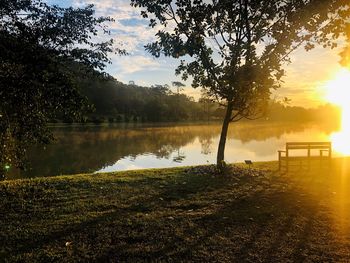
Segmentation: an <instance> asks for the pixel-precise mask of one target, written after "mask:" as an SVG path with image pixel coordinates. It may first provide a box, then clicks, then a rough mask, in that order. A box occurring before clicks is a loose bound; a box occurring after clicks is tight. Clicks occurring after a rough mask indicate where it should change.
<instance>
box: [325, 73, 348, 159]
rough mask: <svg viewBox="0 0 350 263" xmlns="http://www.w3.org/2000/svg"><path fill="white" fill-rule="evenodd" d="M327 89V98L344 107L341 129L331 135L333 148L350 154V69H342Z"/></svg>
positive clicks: (344, 153)
mask: <svg viewBox="0 0 350 263" xmlns="http://www.w3.org/2000/svg"><path fill="white" fill-rule="evenodd" d="M326 90H327V94H326V99H327V100H328V101H329V102H331V103H334V104H337V105H339V106H340V107H341V109H342V117H341V130H340V131H339V132H335V133H332V134H331V136H330V140H331V141H332V144H333V149H334V150H335V151H336V152H338V153H340V154H342V155H350V71H349V70H347V69H342V70H341V71H340V72H339V73H338V74H337V76H336V77H335V78H334V79H333V80H331V81H329V82H328V83H327V84H326Z"/></svg>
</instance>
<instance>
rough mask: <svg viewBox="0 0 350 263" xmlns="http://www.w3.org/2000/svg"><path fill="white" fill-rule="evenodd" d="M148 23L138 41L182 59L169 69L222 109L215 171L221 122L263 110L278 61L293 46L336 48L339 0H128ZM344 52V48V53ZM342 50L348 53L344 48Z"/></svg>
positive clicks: (344, 19) (342, 24) (277, 76)
mask: <svg viewBox="0 0 350 263" xmlns="http://www.w3.org/2000/svg"><path fill="white" fill-rule="evenodd" d="M131 2H132V6H134V7H141V8H142V9H143V10H142V11H141V15H142V16H143V17H144V18H148V17H149V16H150V24H149V25H150V26H151V27H155V26H159V25H160V26H162V28H161V29H160V30H159V31H158V32H157V34H156V37H157V40H156V41H155V42H153V43H150V44H148V45H147V46H146V50H148V51H149V52H150V53H151V54H152V55H154V56H156V57H159V56H160V55H161V54H163V55H165V56H170V57H174V58H182V59H181V63H180V65H179V67H178V68H177V69H176V73H177V74H181V75H182V78H183V79H184V80H186V79H187V78H188V77H189V76H191V77H192V78H193V82H192V86H193V87H194V88H196V87H202V88H204V89H206V90H207V93H208V94H209V95H210V96H212V97H213V98H215V99H217V100H218V101H219V102H220V103H221V104H223V105H224V106H225V108H226V113H225V117H224V120H223V125H222V131H221V136H220V142H219V146H218V153H217V164H218V166H219V168H222V167H223V164H224V162H223V161H224V151H225V143H226V136H227V131H228V127H229V123H230V122H233V121H238V120H241V119H243V118H245V119H256V118H258V117H260V116H262V115H263V113H264V111H265V109H266V106H267V103H268V101H269V97H270V92H271V89H276V88H278V87H280V83H281V78H282V76H283V75H284V71H283V68H282V66H283V64H284V63H286V62H288V61H289V60H288V57H289V55H290V53H291V52H292V51H293V50H295V49H297V48H298V47H300V46H304V47H305V48H306V50H310V49H312V48H314V47H315V44H322V45H323V46H324V47H331V48H334V47H336V45H337V43H336V41H335V40H336V39H338V38H339V37H341V36H343V37H345V38H347V39H349V38H350V35H349V34H347V35H346V32H349V30H348V29H349V22H348V21H349V18H350V14H349V13H350V11H349V4H348V1H345V0H324V1H319V0H283V1H282V0H279V1H270V0H261V1H255V0H212V1H206V0H205V1H204V0H195V1H183V0H165V1H164V0H162V1H160V0H152V1H149V0H132V1H131ZM345 53H346V52H345ZM347 53H349V52H347Z"/></svg>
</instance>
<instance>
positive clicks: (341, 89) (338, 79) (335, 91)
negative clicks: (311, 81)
mask: <svg viewBox="0 0 350 263" xmlns="http://www.w3.org/2000/svg"><path fill="white" fill-rule="evenodd" d="M325 87H326V96H325V99H326V100H327V101H328V102H330V103H333V104H336V105H338V106H340V107H342V108H343V109H344V108H346V107H350V71H349V70H347V69H344V68H343V69H341V70H340V71H339V72H338V73H337V75H336V76H335V78H334V79H332V80H330V81H328V82H327V83H326V85H325Z"/></svg>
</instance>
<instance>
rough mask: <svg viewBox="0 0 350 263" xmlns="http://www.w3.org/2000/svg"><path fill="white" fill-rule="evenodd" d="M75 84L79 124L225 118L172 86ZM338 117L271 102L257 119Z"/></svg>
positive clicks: (95, 80) (324, 109)
mask: <svg viewBox="0 0 350 263" xmlns="http://www.w3.org/2000/svg"><path fill="white" fill-rule="evenodd" d="M77 82H78V83H79V86H80V87H79V89H80V92H81V93H82V95H83V96H85V97H87V100H88V102H89V103H90V104H91V105H92V110H91V111H90V112H89V113H87V114H85V115H84V116H83V117H82V118H81V120H80V122H82V123H103V122H105V123H108V122H109V123H114V122H179V121H220V120H221V119H222V118H223V116H224V114H225V108H224V107H222V106H221V105H220V104H219V103H217V102H215V101H213V100H212V99H210V98H209V97H208V96H206V94H205V93H203V94H202V96H201V98H200V99H199V100H198V101H196V100H195V99H194V98H192V97H190V96H187V95H185V94H182V93H179V91H178V90H177V86H176V85H175V86H174V85H173V86H174V88H175V90H174V91H172V90H171V88H170V86H169V85H153V86H151V87H143V86H138V85H135V84H134V83H131V84H130V83H129V84H124V83H122V82H120V81H117V80H116V79H113V78H112V77H110V78H109V79H108V80H105V79H101V78H99V77H98V76H96V77H91V76H89V77H88V78H80V79H79V80H78V81H77ZM339 116H340V109H339V108H337V107H336V106H333V105H330V104H328V105H323V106H320V107H318V108H313V109H306V108H303V107H298V106H290V105H288V103H286V101H277V100H271V101H270V102H269V104H268V109H267V111H266V113H265V116H263V117H262V118H261V119H262V120H265V121H292V122H305V121H333V122H334V121H336V120H339ZM52 122H65V123H72V122H73V119H72V118H70V117H69V116H67V115H65V116H62V115H61V116H56V117H55V118H53V119H52Z"/></svg>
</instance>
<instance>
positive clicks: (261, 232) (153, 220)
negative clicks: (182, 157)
mask: <svg viewBox="0 0 350 263" xmlns="http://www.w3.org/2000/svg"><path fill="white" fill-rule="evenodd" d="M241 167H242V166H241ZM253 168H254V169H253V170H248V169H246V168H234V169H233V170H232V171H231V172H228V173H227V174H226V175H225V176H220V177H218V176H216V175H215V174H213V173H209V174H206V173H204V172H203V173H201V172H199V171H200V169H197V168H191V169H189V168H174V169H160V170H142V171H129V172H120V173H110V174H95V175H74V176H60V177H55V178H38V179H33V180H16V181H4V182H0V195H1V199H0V211H1V217H0V226H1V228H0V262H2V261H5V262H6V261H8V262H16V261H18V262H52V261H57V262H72V261H74V262H76V261H80V262H91V261H92V262H96V261H97V262H121V261H122V262H123V261H128V262H140V261H141V262H144V261H156V262H162V261H175V262H179V261H198V262H208V261H209V262H242V261H247V262H295V261H297V262H320V261H323V262H332V261H334V262H349V260H350V160H346V159H344V160H343V159H337V160H334V161H333V165H332V169H331V170H329V169H326V167H323V168H320V167H319V166H318V165H315V166H314V167H312V168H311V169H310V170H305V169H302V170H299V169H295V170H294V171H292V172H290V173H289V174H288V175H287V174H280V173H279V172H278V171H277V163H275V162H271V163H260V164H254V165H253ZM204 171H205V169H204Z"/></svg>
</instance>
